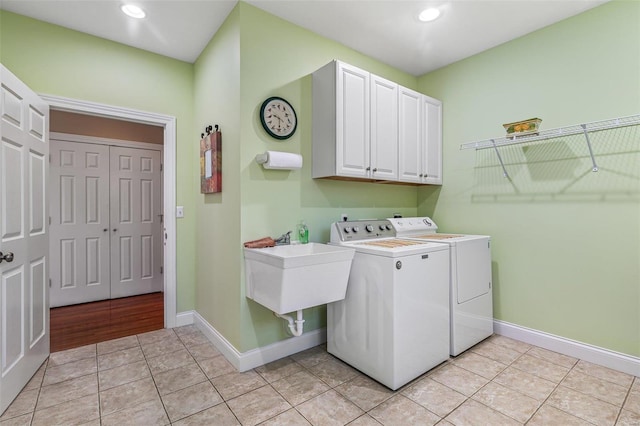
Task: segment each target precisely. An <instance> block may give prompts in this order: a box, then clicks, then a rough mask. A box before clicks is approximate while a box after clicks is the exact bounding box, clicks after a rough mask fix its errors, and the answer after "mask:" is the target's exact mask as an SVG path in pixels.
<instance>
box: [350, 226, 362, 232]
mask: <svg viewBox="0 0 640 426" xmlns="http://www.w3.org/2000/svg"><path fill="white" fill-rule="evenodd" d="M351 230H352V231H353V232H358V231H359V230H360V228H358V227H357V226H354V227H353V228H351Z"/></svg>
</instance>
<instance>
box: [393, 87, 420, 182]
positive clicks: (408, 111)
mask: <svg viewBox="0 0 640 426" xmlns="http://www.w3.org/2000/svg"><path fill="white" fill-rule="evenodd" d="M398 103H399V106H398V109H399V114H398V115H399V120H398V121H399V124H398V127H399V130H398V139H399V140H398V157H399V158H398V164H399V165H398V178H399V179H400V180H401V181H403V182H421V181H422V177H423V172H422V151H423V147H422V146H423V139H424V138H423V136H422V114H421V112H420V111H421V110H420V108H422V94H420V93H418V92H415V91H413V90H410V89H407V88H406V87H400V93H399V102H398Z"/></svg>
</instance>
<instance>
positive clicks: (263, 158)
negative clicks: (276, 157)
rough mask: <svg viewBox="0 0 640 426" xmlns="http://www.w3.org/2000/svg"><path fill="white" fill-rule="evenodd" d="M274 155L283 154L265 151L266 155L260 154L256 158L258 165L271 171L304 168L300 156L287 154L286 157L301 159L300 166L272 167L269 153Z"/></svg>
mask: <svg viewBox="0 0 640 426" xmlns="http://www.w3.org/2000/svg"><path fill="white" fill-rule="evenodd" d="M270 152H271V153H274V154H282V153H280V152H278V151H265V152H264V153H261V154H258V155H256V157H255V161H256V163H258V164H261V165H262V167H264V168H265V169H270V170H299V169H300V168H302V157H301V156H300V155H299V154H292V153H286V155H295V156H298V157H300V164H299V165H297V164H296V165H291V166H290V167H289V166H283V167H280V166H277V167H270V162H269V153H270Z"/></svg>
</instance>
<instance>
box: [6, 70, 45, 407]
mask: <svg viewBox="0 0 640 426" xmlns="http://www.w3.org/2000/svg"><path fill="white" fill-rule="evenodd" d="M0 86H1V89H0V415H1V414H2V413H3V412H4V411H5V410H6V408H7V407H8V406H9V404H10V403H11V401H13V399H14V398H15V397H16V395H18V393H19V392H20V391H21V390H22V388H23V387H24V386H25V385H26V384H27V382H28V381H29V379H30V378H31V377H32V376H33V374H34V373H35V372H36V371H37V370H38V368H39V367H40V365H42V363H43V362H44V361H45V360H46V359H47V356H49V287H48V285H47V278H48V276H49V256H48V249H49V241H48V237H49V235H48V224H47V216H48V211H49V204H48V203H49V199H48V193H47V190H48V183H49V180H48V176H47V174H48V171H49V162H48V157H49V136H48V135H49V105H48V104H46V103H45V102H44V101H43V100H42V99H40V97H38V96H37V95H36V94H35V93H34V92H33V91H32V90H30V89H29V88H28V87H27V86H26V85H25V84H24V83H23V82H21V81H20V80H19V79H18V78H17V77H16V76H15V75H14V74H12V73H11V72H10V71H9V70H7V69H6V68H5V67H4V66H2V65H1V64H0Z"/></svg>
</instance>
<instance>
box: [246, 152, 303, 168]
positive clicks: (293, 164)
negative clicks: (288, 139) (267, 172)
mask: <svg viewBox="0 0 640 426" xmlns="http://www.w3.org/2000/svg"><path fill="white" fill-rule="evenodd" d="M256 162H257V163H258V164H262V167H264V168H265V169H279V170H297V169H300V168H302V156H301V155H300V154H294V153H292V152H280V151H266V152H265V153H264V154H258V155H256Z"/></svg>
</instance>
